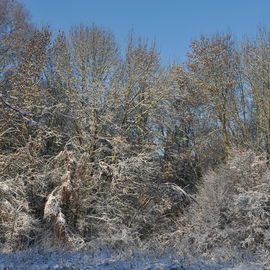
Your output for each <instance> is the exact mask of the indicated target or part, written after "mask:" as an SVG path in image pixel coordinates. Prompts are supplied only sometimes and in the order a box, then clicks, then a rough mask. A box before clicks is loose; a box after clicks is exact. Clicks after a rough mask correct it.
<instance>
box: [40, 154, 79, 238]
mask: <svg viewBox="0 0 270 270" xmlns="http://www.w3.org/2000/svg"><path fill="white" fill-rule="evenodd" d="M54 160H55V162H56V164H59V163H63V162H64V164H65V165H64V172H63V175H62V177H61V184H60V185H59V186H57V187H56V188H54V190H53V191H52V192H51V193H50V194H49V196H48V199H47V202H46V204H45V208H44V219H45V220H46V222H47V223H48V224H50V226H51V227H52V229H53V232H54V235H55V237H56V239H57V240H59V241H60V242H63V243H67V242H69V241H70V238H72V239H73V236H72V235H73V233H72V229H73V230H74V229H75V228H76V222H77V213H78V211H79V191H80V178H79V175H78V174H77V168H78V165H77V161H76V159H75V158H74V157H73V154H72V153H71V152H68V151H62V152H60V154H59V155H57V156H56V157H55V159H54Z"/></svg>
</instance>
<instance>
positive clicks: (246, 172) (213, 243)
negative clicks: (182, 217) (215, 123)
mask: <svg viewBox="0 0 270 270" xmlns="http://www.w3.org/2000/svg"><path fill="white" fill-rule="evenodd" d="M196 199H197V202H198V204H194V205H193V207H192V208H191V210H190V212H189V220H190V226H191V233H190V235H189V236H190V237H191V239H192V241H193V245H194V246H195V247H196V249H197V250H198V251H200V252H204V253H205V254H208V255H211V256H214V255H221V254H220V252H219V250H220V249H221V248H223V249H224V248H225V249H227V251H228V250H233V251H234V252H233V253H235V250H238V251H244V250H245V251H248V252H252V253H260V252H261V251H263V250H268V251H269V250H270V242H269V240H270V232H269V229H270V174H269V170H268V168H267V160H266V157H265V156H264V155H261V156H256V155H255V154H254V153H253V152H252V151H242V152H240V151H239V152H237V151H235V152H234V153H232V158H231V159H230V161H229V162H228V163H227V164H225V165H222V166H220V167H219V168H218V169H217V170H215V171H210V172H209V173H208V174H207V175H205V176H204V178H203V180H202V184H201V186H200V187H199V192H198V194H197V198H196ZM222 253H223V256H225V253H226V252H222ZM231 255H232V254H231ZM228 259H231V258H228Z"/></svg>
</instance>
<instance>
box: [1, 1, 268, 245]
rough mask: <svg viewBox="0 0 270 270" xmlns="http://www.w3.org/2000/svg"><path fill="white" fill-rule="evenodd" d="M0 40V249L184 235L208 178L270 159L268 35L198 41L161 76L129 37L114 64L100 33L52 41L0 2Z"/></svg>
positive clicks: (75, 33) (139, 42)
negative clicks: (248, 155) (239, 160)
mask: <svg viewBox="0 0 270 270" xmlns="http://www.w3.org/2000/svg"><path fill="white" fill-rule="evenodd" d="M0 40H1V42H0V44H1V45H0V52H1V53H0V90H1V93H0V101H1V107H0V177H1V180H0V181H1V186H0V196H1V197H0V232H1V234H0V243H1V246H0V247H1V248H2V249H4V248H7V247H8V248H10V249H13V250H15V249H17V248H21V247H22V246H23V247H25V246H27V244H28V245H31V244H33V243H36V242H46V243H49V240H50V243H55V242H54V241H56V242H58V241H59V242H60V243H66V244H67V245H72V244H73V245H76V246H77V247H81V246H83V245H84V244H85V243H86V242H89V241H92V240H93V239H103V241H108V242H111V241H112V242H114V243H122V242H124V243H129V242H135V243H137V244H138V243H139V244H142V243H145V242H147V243H149V242H151V243H152V242H155V243H156V242H157V241H158V242H159V241H160V243H161V242H162V243H164V241H165V242H166V241H167V239H168V235H169V234H173V233H174V232H176V231H179V228H182V229H181V230H183V233H184V231H188V232H189V234H191V231H190V228H191V227H192V226H193V225H190V224H193V223H192V222H193V221H191V223H188V222H187V221H186V219H188V218H187V216H186V215H185V212H186V211H187V209H189V207H188V206H190V205H194V204H195V205H196V203H195V202H194V201H196V199H195V197H198V200H201V201H202V202H203V203H206V202H205V201H204V199H202V198H205V197H204V195H205V194H204V195H202V192H205V187H204V189H202V185H204V182H203V181H201V179H202V175H203V174H205V173H206V171H207V170H209V169H210V168H216V167H218V166H219V165H220V164H222V163H227V164H231V162H232V160H235V159H234V156H233V154H232V153H233V152H235V151H233V149H241V150H245V149H249V150H250V151H253V152H254V153H255V154H258V155H259V154H262V155H263V154H264V153H265V155H266V159H265V162H266V163H267V160H269V158H270V80H269V79H270V32H269V31H268V30H266V29H264V28H261V29H258V33H257V36H256V39H252V40H245V41H241V42H237V43H236V42H235V41H234V39H233V37H232V35H231V34H230V33H217V34H214V35H210V36H204V35H201V36H200V38H199V39H197V40H194V41H193V42H192V43H191V44H190V52H189V53H188V55H187V60H186V62H185V63H183V64H181V65H178V64H174V65H168V66H167V67H164V65H161V60H160V54H159V52H158V51H157V49H156V45H155V43H149V42H147V41H145V40H143V39H142V38H140V37H137V36H135V35H134V34H130V35H129V37H128V42H127V44H126V48H125V50H124V53H122V52H121V51H122V50H120V47H119V45H118V44H117V43H116V41H115V37H114V35H113V33H111V32H110V31H108V30H106V29H104V28H102V27H99V26H96V25H91V26H86V25H80V26H74V27H72V28H71V29H70V31H69V32H68V33H65V32H63V31H59V32H57V33H54V34H53V33H52V32H51V31H50V29H49V28H48V27H45V28H42V29H38V28H37V27H35V26H34V25H33V24H31V23H30V21H29V17H28V15H27V12H26V11H25V9H24V8H23V6H22V5H21V4H19V3H17V2H16V1H11V0H0ZM121 48H122V47H121ZM239 151H240V150H239ZM249 162H250V164H253V163H252V162H251V161H249ZM224 166H225V165H224ZM250 166H251V165H250ZM245 170H246V169H245ZM265 170H266V171H267V169H265ZM239 177H240V176H239ZM228 181H229V180H228ZM239 182H241V181H239ZM224 183H226V181H224ZM229 184H230V185H231V182H230V181H229ZM213 186H214V187H213ZM221 186H222V187H224V189H225V186H226V185H225V184H224V185H223V184H221ZM210 188H211V192H213V193H215V189H216V186H215V184H213V183H212V182H211V185H210ZM243 188H245V187H243ZM225 190H226V189H225ZM238 191H239V190H238ZM238 191H237V192H238ZM197 192H198V195H196V194H197ZM219 192H220V191H219ZM234 192H236V191H235V189H234ZM222 194H223V193H222ZM233 194H234V193H233ZM193 196H194V197H193ZM200 196H201V197H200ZM200 198H201V199H200ZM206 201H207V200H206ZM200 207H202V204H200ZM220 207H221V206H220ZM204 209H208V208H207V207H206V208H204ZM191 211H194V209H193V210H191ZM209 211H210V212H211V208H210V210H209ZM265 211H266V210H265ZM267 211H269V210H267ZM202 212H203V211H202ZM221 212H222V211H221ZM204 218H205V217H204ZM192 220H193V219H192ZM202 220H203V218H201V219H200V222H203V221H202ZM194 222H195V221H194ZM196 222H198V221H196ZM196 222H195V223H196ZM200 222H199V223H200ZM224 222H225V221H224ZM187 223H188V224H189V225H188V226H187V225H186V224H187ZM195 223H194V224H195ZM196 224H198V223H196ZM224 224H225V225H226V222H225V223H224ZM224 224H223V225H224ZM225 225H224V226H225ZM190 226H191V227H190ZM196 226H197V225H196ZM196 226H195V225H194V226H193V227H192V228H193V229H194V228H195V227H196ZM265 226H266V225H265ZM267 226H269V224H268V225H267ZM183 228H185V229H183ZM187 228H189V229H187ZM197 232H198V231H196V233H197ZM246 237H248V236H246ZM44 239H46V240H44ZM55 239H57V240H55ZM195 242H196V241H195ZM26 243H27V244H26ZM74 243H75V244H74ZM261 243H263V240H262V242H261Z"/></svg>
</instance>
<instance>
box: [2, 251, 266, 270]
mask: <svg viewBox="0 0 270 270" xmlns="http://www.w3.org/2000/svg"><path fill="white" fill-rule="evenodd" d="M7 269H9V270H11V269H12V270H13V269H14V270H26V269H27V270H51V269H58V270H70V269H73V270H75V269H80V270H84V269H95V270H113V269H115V270H121V269H123V270H124V269H125V270H126V269H134V270H199V269H200V270H221V269H222V270H225V269H226V270H260V269H263V268H260V267H259V266H258V265H253V266H252V265H246V264H239V265H233V264H229V263H217V262H211V261H208V262H207V261H205V260H194V259H193V260H188V259H183V258H179V257H177V256H172V255H166V256H165V255H163V256H153V255H152V256H151V255H145V254H141V253H137V254H132V255H128V254H126V255H124V254H120V253H118V254H117V253H115V252H113V251H111V250H102V251H96V252H64V251H51V252H49V251H42V250H39V249H35V250H29V251H25V252H21V253H11V254H0V270H7Z"/></svg>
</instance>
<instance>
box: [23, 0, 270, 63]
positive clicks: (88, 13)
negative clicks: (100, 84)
mask: <svg viewBox="0 0 270 270" xmlns="http://www.w3.org/2000/svg"><path fill="white" fill-rule="evenodd" d="M21 2H22V3H24V4H25V6H26V8H27V9H28V10H29V11H30V14H31V16H32V21H33V22H34V23H36V24H37V25H39V26H41V25H44V24H49V25H51V27H52V29H53V30H54V31H56V30H57V29H59V28H60V29H63V30H65V31H67V30H68V29H69V27H70V26H72V25H75V24H80V23H84V24H92V23H95V24H97V25H101V26H103V27H105V28H107V29H109V30H111V31H112V32H113V33H114V34H115V36H116V39H117V41H118V43H120V44H125V42H126V40H127V35H128V33H129V32H130V31H131V30H133V32H135V33H139V34H140V35H141V36H142V37H143V38H147V39H148V40H150V41H151V40H153V39H154V40H156V42H157V46H158V48H159V50H160V52H161V56H162V58H163V61H165V62H168V61H173V60H176V61H178V62H179V61H183V60H185V54H186V52H187V50H188V45H189V43H190V41H191V40H192V39H195V38H198V37H199V35H200V34H201V33H203V34H211V33H215V32H217V31H227V30H230V31H231V32H232V33H233V34H234V37H235V38H237V39H238V40H240V39H242V38H243V37H244V36H251V37H252V36H254V35H255V33H256V29H257V26H258V25H264V26H265V27H266V28H268V29H270V0H21Z"/></svg>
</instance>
